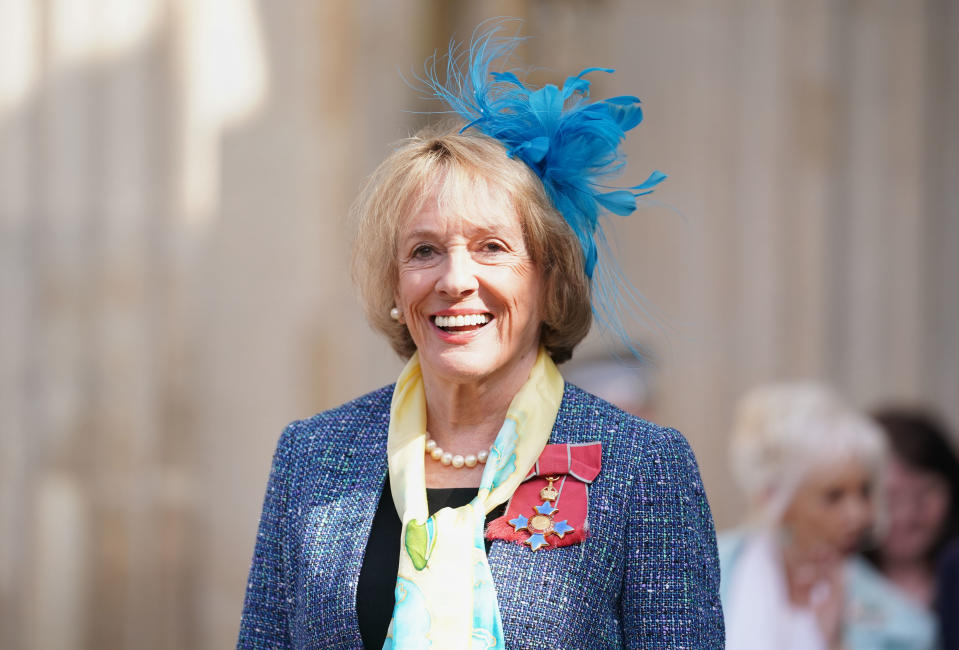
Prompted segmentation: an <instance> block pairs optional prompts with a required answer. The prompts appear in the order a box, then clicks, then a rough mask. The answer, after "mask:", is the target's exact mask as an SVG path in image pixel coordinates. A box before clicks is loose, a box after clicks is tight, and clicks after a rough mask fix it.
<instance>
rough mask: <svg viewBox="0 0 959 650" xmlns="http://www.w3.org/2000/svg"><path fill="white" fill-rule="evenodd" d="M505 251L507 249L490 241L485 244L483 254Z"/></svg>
mask: <svg viewBox="0 0 959 650" xmlns="http://www.w3.org/2000/svg"><path fill="white" fill-rule="evenodd" d="M505 250H506V247H505V246H503V245H502V244H501V243H499V242H496V241H488V242H486V243H485V244H483V252H486V253H501V252H503V251H505Z"/></svg>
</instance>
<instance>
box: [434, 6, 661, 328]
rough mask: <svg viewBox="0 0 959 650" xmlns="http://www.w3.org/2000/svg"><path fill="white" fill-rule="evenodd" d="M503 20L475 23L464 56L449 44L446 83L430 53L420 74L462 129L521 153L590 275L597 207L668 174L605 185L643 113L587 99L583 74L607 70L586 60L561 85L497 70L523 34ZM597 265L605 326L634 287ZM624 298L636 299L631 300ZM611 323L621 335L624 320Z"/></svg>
mask: <svg viewBox="0 0 959 650" xmlns="http://www.w3.org/2000/svg"><path fill="white" fill-rule="evenodd" d="M503 28H504V21H502V20H497V21H493V22H492V24H491V25H490V23H486V24H485V25H481V26H480V27H479V28H477V31H476V32H475V33H474V35H473V38H472V40H471V43H470V46H469V50H468V52H466V53H465V61H464V54H463V53H459V52H458V47H457V45H456V43H455V42H453V43H451V44H450V51H449V54H448V57H447V59H446V81H445V83H444V82H441V81H440V80H439V78H438V76H437V70H436V57H435V56H434V57H432V58H431V59H430V60H429V61H428V62H427V66H426V74H425V78H421V79H420V81H421V82H422V83H424V84H425V86H426V89H427V91H429V92H432V94H433V96H434V97H435V98H436V99H439V100H441V101H443V102H445V103H446V104H447V105H448V106H449V107H450V109H452V111H453V112H455V113H457V114H459V116H460V117H462V118H463V119H464V120H465V121H466V122H467V125H466V126H465V127H463V131H466V130H467V129H470V128H475V129H479V130H480V131H481V132H483V133H484V134H486V135H488V136H490V137H492V138H495V139H497V140H499V141H500V142H502V143H503V145H504V146H505V147H506V151H507V154H508V155H509V156H510V157H513V158H519V159H520V160H522V161H523V162H524V163H526V164H527V165H528V166H529V167H530V168H531V169H532V170H533V171H534V172H535V173H536V174H537V175H538V176H539V178H540V179H542V181H543V186H544V187H545V189H546V194H547V196H548V197H549V199H550V200H551V201H552V203H553V205H554V206H555V207H556V209H557V210H558V211H559V212H560V214H562V216H563V217H564V218H565V219H566V221H567V222H568V223H569V225H570V227H571V228H572V229H573V232H574V233H575V234H576V236H577V238H578V239H579V243H580V246H581V247H582V250H583V257H584V260H585V271H586V275H587V277H589V278H590V279H591V280H592V279H593V275H594V272H595V271H596V268H597V262H598V260H599V252H598V251H599V249H601V248H607V245H606V240H605V237H604V235H603V231H602V227H601V225H600V223H599V217H600V216H601V214H602V213H603V212H604V211H608V212H611V213H613V214H617V215H621V216H626V215H629V214H631V213H632V212H633V211H634V210H635V209H636V199H637V198H638V197H641V196H644V195H646V194H649V193H650V192H652V191H653V188H654V187H655V186H656V185H658V184H659V183H660V182H661V181H663V179H665V178H666V175H665V174H663V173H661V172H658V171H654V172H653V173H652V174H650V176H649V177H648V178H647V179H646V180H645V181H644V182H642V183H640V184H639V185H634V186H631V187H615V186H611V185H609V184H608V183H609V182H610V180H611V179H612V178H614V177H616V176H618V175H620V174H621V173H622V171H623V168H624V166H625V156H624V154H623V153H622V151H621V149H620V148H621V145H622V143H623V141H624V140H625V138H626V132H627V131H630V130H631V129H633V128H635V127H636V126H637V125H639V123H640V122H642V120H643V111H642V108H641V107H640V101H639V99H638V98H636V97H632V96H620V97H611V98H609V99H603V100H598V101H593V100H591V99H590V97H589V90H590V82H589V80H588V79H586V77H587V75H589V74H590V73H593V72H608V73H611V72H613V70H612V69H610V68H586V69H585V70H583V71H582V72H580V73H579V74H577V75H576V76H573V77H569V78H567V79H566V82H565V83H564V84H563V87H562V88H558V87H556V86H555V85H552V84H547V85H545V86H543V87H541V88H534V87H531V86H529V85H527V84H526V83H524V82H523V81H522V80H521V79H520V78H519V77H518V76H517V74H516V73H515V72H514V71H510V70H504V71H494V68H495V67H496V65H497V64H501V63H505V62H506V61H507V60H508V59H509V57H510V55H512V54H513V52H514V50H515V49H516V47H517V46H518V45H519V44H520V43H521V42H522V41H523V40H525V39H524V38H522V37H518V36H508V35H504V34H503V33H502V32H503ZM607 252H608V251H607ZM604 257H606V256H605V255H604ZM600 267H601V269H602V268H604V267H605V272H603V273H601V275H603V276H604V277H602V278H600V280H601V282H599V286H594V292H593V310H594V313H595V314H596V315H597V316H598V317H599V318H600V320H602V321H605V322H606V323H607V324H608V325H611V324H613V323H615V324H617V325H618V323H619V321H620V318H619V317H618V316H619V315H621V314H618V312H619V310H618V309H616V307H617V304H616V303H619V302H620V301H621V299H622V298H623V297H624V296H622V295H620V294H622V293H624V291H623V290H625V293H626V294H628V295H629V296H630V297H632V298H635V291H634V290H633V289H632V287H631V285H629V283H628V282H627V281H625V279H624V278H623V276H622V274H621V273H620V271H619V269H618V268H617V267H616V266H615V264H612V263H611V260H609V261H608V260H606V259H604V260H603V263H602V264H600ZM628 302H630V303H631V304H632V305H634V306H635V303H636V301H635V300H632V301H628ZM619 306H620V307H622V306H623V305H619ZM613 329H618V330H620V331H619V333H620V334H625V332H622V327H621V325H620V326H618V327H616V326H615V325H614V327H613Z"/></svg>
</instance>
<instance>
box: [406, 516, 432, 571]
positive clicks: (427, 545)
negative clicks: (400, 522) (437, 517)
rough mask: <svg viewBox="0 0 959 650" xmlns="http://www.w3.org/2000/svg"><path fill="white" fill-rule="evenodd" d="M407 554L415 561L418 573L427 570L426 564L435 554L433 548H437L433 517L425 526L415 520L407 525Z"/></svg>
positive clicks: (414, 564)
mask: <svg viewBox="0 0 959 650" xmlns="http://www.w3.org/2000/svg"><path fill="white" fill-rule="evenodd" d="M405 541H406V553H407V554H408V555H409V556H410V560H412V561H413V566H414V567H416V570H417V571H422V570H423V569H425V568H426V563H427V562H429V560H430V555H432V554H433V548H434V547H435V546H436V522H435V521H434V520H433V518H432V517H430V518H429V519H427V520H426V523H425V524H421V523H418V522H417V521H416V520H415V519H413V520H412V521H410V522H409V523H408V524H406V540H405Z"/></svg>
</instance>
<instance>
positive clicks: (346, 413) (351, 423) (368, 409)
mask: <svg viewBox="0 0 959 650" xmlns="http://www.w3.org/2000/svg"><path fill="white" fill-rule="evenodd" d="M392 399H393V384H390V385H389V386H384V387H382V388H379V389H377V390H375V391H372V392H370V393H367V394H366V395H363V396H361V397H357V398H356V399H353V400H350V401H349V402H346V403H345V404H341V405H340V406H336V407H334V408H331V409H329V410H326V411H322V412H321V413H317V414H316V415H313V416H312V417H309V418H304V419H302V420H295V421H293V422H291V423H290V424H289V425H287V427H286V430H285V431H284V432H283V436H282V438H281V441H280V446H281V447H282V446H298V445H300V444H303V443H304V442H310V443H319V444H322V443H323V442H327V443H334V442H337V443H341V442H343V438H354V437H362V436H358V434H361V433H367V434H373V435H369V436H367V437H370V438H375V437H377V436H376V435H375V434H377V433H379V432H382V434H383V435H385V434H386V431H387V430H388V428H389V420H390V403H391V401H392ZM310 446H313V445H310Z"/></svg>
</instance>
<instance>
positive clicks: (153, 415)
mask: <svg viewBox="0 0 959 650" xmlns="http://www.w3.org/2000/svg"><path fill="white" fill-rule="evenodd" d="M496 15H513V16H519V17H521V18H523V19H524V20H525V21H526V22H525V28H524V29H525V31H526V33H528V34H530V35H531V36H532V37H533V38H532V39H531V40H530V41H529V42H528V43H527V44H526V46H525V47H524V48H523V51H522V52H521V54H522V56H523V57H524V58H525V59H526V60H527V61H529V62H530V63H531V64H533V65H536V66H540V68H538V69H536V70H534V72H533V75H534V76H535V78H537V79H540V80H543V81H552V82H558V83H561V82H562V80H563V78H564V77H565V76H566V75H567V74H570V73H573V72H576V71H578V70H579V69H580V68H583V67H587V66H593V65H604V66H610V67H615V68H617V73H616V74H615V75H613V76H610V77H604V76H602V75H594V76H593V80H594V92H595V93H596V96H598V97H602V96H609V95H614V94H626V93H635V94H638V95H639V96H640V97H641V98H642V100H643V102H644V106H645V107H646V121H645V123H644V124H643V125H641V126H640V127H639V129H638V130H637V131H636V132H635V135H634V136H632V137H631V139H630V141H629V143H628V153H629V156H630V161H631V162H630V165H631V166H630V172H629V173H630V176H629V178H628V179H625V180H633V179H635V180H636V181H637V182H638V181H640V180H642V179H643V178H645V176H646V174H647V173H648V171H650V170H651V169H654V168H658V169H662V170H663V171H665V172H667V173H669V174H670V179H669V180H668V181H667V182H666V183H665V184H664V185H662V186H661V189H660V190H657V192H656V194H655V195H654V199H653V202H652V204H651V205H650V206H648V207H646V208H644V209H643V210H641V211H639V212H637V213H636V214H635V215H634V216H632V217H630V218H629V219H627V220H617V221H618V222H617V223H616V230H615V233H616V235H615V237H614V238H613V239H614V240H615V241H616V242H617V246H618V248H619V254H620V260H621V262H622V264H623V266H624V268H625V269H626V271H627V274H628V276H629V277H630V278H631V279H632V280H633V282H634V283H635V284H636V286H637V287H638V288H639V289H640V290H641V291H642V292H643V294H644V295H645V296H646V298H647V300H648V303H649V305H650V311H651V316H652V318H651V319H650V322H651V326H650V327H645V328H637V329H634V330H632V331H631V334H632V335H634V336H635V337H636V338H637V339H641V340H643V341H645V342H646V343H647V344H648V345H650V346H651V347H652V349H653V350H654V352H655V363H654V367H653V371H652V372H653V373H654V374H655V375H656V381H655V386H656V390H655V394H654V409H655V414H656V418H657V419H658V420H660V421H662V422H664V423H667V424H671V425H673V426H677V427H678V428H680V429H681V430H683V431H684V432H685V433H686V435H687V436H688V437H689V439H690V441H691V442H692V444H693V447H694V449H695V450H696V452H697V455H698V457H699V460H700V464H701V467H702V471H703V475H704V478H705V481H706V485H707V490H708V492H709V495H710V500H711V503H712V505H713V508H714V512H715V515H716V518H717V522H718V523H719V524H720V525H721V526H729V525H732V524H734V523H735V522H736V521H737V520H738V519H739V516H740V515H739V507H740V500H739V497H738V494H737V492H736V490H735V488H734V486H733V484H732V481H731V477H730V476H729V472H728V469H727V466H726V451H725V446H726V429H727V427H728V423H729V417H730V412H731V409H732V407H733V404H734V402H735V400H736V398H737V397H738V395H739V394H740V393H741V392H742V391H743V390H744V389H746V388H748V387H750V386H752V385H754V384H756V383H758V382H762V381H768V380H773V379H781V378H792V377H814V378H821V379H824V380H827V381H830V382H832V383H834V384H835V385H836V386H837V387H838V388H839V389H840V390H842V391H844V392H846V393H847V394H848V395H850V397H851V398H852V399H853V400H854V401H855V402H856V403H858V404H860V405H862V406H870V405H873V404H875V403H877V402H879V401H881V400H886V399H896V400H905V401H922V402H926V403H929V404H931V405H933V406H935V407H937V408H938V409H939V410H941V411H942V412H944V413H945V414H946V415H947V417H948V418H949V421H950V422H951V423H952V425H953V427H954V428H955V427H957V426H959V403H957V402H956V400H955V396H956V395H959V330H957V328H956V327H955V323H956V322H959V292H957V291H956V289H955V287H956V284H957V281H959V261H957V256H956V255H955V254H954V251H956V250H959V202H957V200H956V199H955V197H954V196H952V193H950V190H951V183H952V181H953V179H956V178H959V133H957V126H956V125H955V123H954V121H953V120H950V118H951V116H953V115H955V114H957V113H959V51H957V47H959V46H957V45H956V44H955V43H954V42H953V41H954V40H955V39H950V38H948V37H949V36H950V35H952V34H955V33H957V31H959V8H957V7H956V5H955V3H950V2H948V0H923V1H918V2H913V3H902V2H896V1H894V0H869V1H866V0H860V1H852V0H850V1H840V0H835V1H832V0H830V1H827V0H812V1H810V2H804V3H790V2H787V1H785V0H763V1H760V0H738V1H736V0H723V1H722V2H716V1H714V0H710V1H707V0H682V1H680V2H670V3H666V2H649V3H634V2H627V1H625V0H602V1H594V2H585V1H581V2H577V1H572V0H550V1H547V0H539V1H532V0H528V1H513V2H506V1H503V2H490V3H451V2H444V1H441V0H401V1H392V2H389V1H387V0H375V1H364V2H350V1H347V0H325V1H323V2H317V3H309V2H296V3H292V2H289V3H288V2H275V3H268V2H265V1H264V0H259V1H258V2H254V1H253V0H195V1H192V2H187V1H186V0H84V1H79V0H78V1H76V2H65V1H63V0H57V1H54V0H45V1H44V2H32V1H31V0H2V1H0V228H2V231H0V232H2V237H0V305H2V307H0V527H2V530H0V539H3V543H2V544H0V647H3V648H25V649H31V650H32V649H35V648H36V649H41V648H42V649H44V650H46V649H50V648H138V649H139V648H157V649H160V648H219V647H229V646H230V645H232V644H233V643H234V642H235V633H236V629H237V624H238V620H239V614H240V609H241V606H242V597H243V589H244V585H245V577H246V570H247V567H248V563H249V558H250V555H251V553H252V548H253V541H254V535H255V528H256V520H257V515H258V511H259V507H260V502H261V499H262V495H263V489H264V486H265V481H266V476H267V472H268V469H269V462H270V455H271V453H272V448H273V445H274V444H275V442H276V438H277V436H278V435H279V433H280V431H281V430H282V428H283V426H284V425H285V424H286V423H287V422H288V421H290V420H292V419H294V418H300V417H305V416H308V415H310V414H312V413H314V412H316V411H319V410H322V409H324V408H328V407H330V406H333V405H335V404H338V403H341V402H343V401H345V400H347V399H350V398H352V397H354V396H357V395H359V394H361V393H364V392H366V391H368V390H371V389H373V388H376V387H378V386H380V385H382V384H384V383H387V382H389V381H391V380H392V379H393V378H394V377H395V376H396V374H397V373H398V371H399V368H400V362H399V360H397V359H396V358H394V356H393V355H392V353H391V352H390V351H389V349H388V347H387V346H386V344H385V343H384V342H382V341H380V340H379V339H378V338H376V337H375V336H374V335H373V334H372V333H371V332H370V331H369V329H368V328H367V327H366V325H365V323H364V321H363V318H362V314H361V312H360V309H359V306H358V304H357V302H356V300H355V297H354V295H353V294H354V292H353V289H352V287H351V285H350V283H349V278H348V257H349V240H350V228H349V225H348V222H347V219H346V216H347V212H348V209H349V204H350V201H351V200H352V198H353V197H354V196H355V194H356V192H357V189H358V187H359V185H360V183H361V182H362V179H363V177H364V176H365V175H366V174H368V173H369V172H370V171H372V169H373V167H374V166H375V165H376V163H377V162H378V161H379V160H380V159H382V158H383V156H384V155H385V154H386V152H388V150H389V145H390V143H391V142H393V141H395V140H397V139H398V138H400V137H403V136H404V135H405V134H406V133H408V132H409V130H410V129H412V128H415V125H417V124H419V123H421V122H422V120H423V118H422V116H420V115H417V114H416V113H414V112H413V111H416V110H422V109H423V108H424V104H423V103H422V102H421V101H420V100H419V99H418V98H417V96H416V93H415V92H413V91H412V90H410V88H409V87H408V86H407V85H405V84H404V82H403V80H402V79H401V77H400V74H399V73H401V72H408V71H409V70H410V69H411V68H415V67H416V66H419V65H420V64H421V62H422V61H423V59H424V58H425V57H426V56H427V55H428V54H430V53H431V52H432V51H433V50H434V49H440V50H442V49H444V48H445V46H446V43H447V42H448V40H449V37H450V34H451V33H454V32H455V33H456V34H457V35H458V36H459V37H461V38H466V37H468V35H469V33H470V32H471V30H472V27H473V26H474V25H475V24H476V23H478V22H479V21H480V20H481V19H483V18H486V17H489V16H496ZM407 111H408V112H407ZM606 346H607V343H606V342H604V341H603V340H602V337H600V336H593V335H591V337H590V339H588V341H587V342H586V343H585V344H584V347H583V349H582V351H581V352H580V354H579V355H578V356H590V355H596V354H599V353H600V352H602V350H604V349H606Z"/></svg>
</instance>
